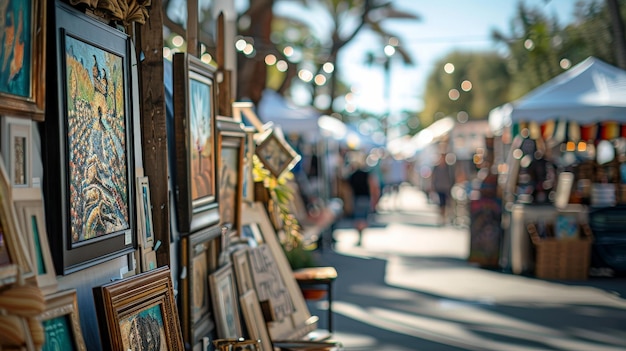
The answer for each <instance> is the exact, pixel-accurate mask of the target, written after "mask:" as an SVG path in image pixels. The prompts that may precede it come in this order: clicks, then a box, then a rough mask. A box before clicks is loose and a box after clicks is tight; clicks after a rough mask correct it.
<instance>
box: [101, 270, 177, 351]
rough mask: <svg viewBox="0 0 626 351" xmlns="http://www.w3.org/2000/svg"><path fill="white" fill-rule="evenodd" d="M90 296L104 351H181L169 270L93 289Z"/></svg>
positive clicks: (142, 274) (148, 273) (144, 274)
mask: <svg viewBox="0 0 626 351" xmlns="http://www.w3.org/2000/svg"><path fill="white" fill-rule="evenodd" d="M93 294H94V300H95V304H96V313H97V316H98V323H99V326H100V338H101V341H102V345H103V347H104V349H107V350H111V351H126V350H128V349H131V348H132V349H135V348H134V347H133V345H136V344H137V343H144V344H148V345H149V346H150V347H151V349H152V348H154V349H156V350H160V349H161V348H160V347H161V346H160V345H166V346H167V348H168V350H172V351H183V350H185V348H184V345H183V338H182V333H181V329H180V324H179V319H178V311H177V309H176V300H175V299H174V288H173V285H172V279H171V272H170V269H169V267H167V266H163V267H159V268H157V269H154V270H152V271H148V272H144V273H140V274H137V275H134V276H131V277H129V278H125V279H122V280H119V281H114V282H111V283H108V284H105V285H102V286H99V287H95V288H93Z"/></svg>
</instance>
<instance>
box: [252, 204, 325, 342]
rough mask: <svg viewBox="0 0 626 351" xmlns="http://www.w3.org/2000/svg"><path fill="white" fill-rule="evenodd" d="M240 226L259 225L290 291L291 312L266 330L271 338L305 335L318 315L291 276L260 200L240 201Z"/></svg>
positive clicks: (285, 338)
mask: <svg viewBox="0 0 626 351" xmlns="http://www.w3.org/2000/svg"><path fill="white" fill-rule="evenodd" d="M241 218H242V226H247V225H248V226H258V228H259V229H260V231H261V235H262V237H263V242H264V243H265V244H266V245H267V247H268V248H269V250H270V251H271V253H272V256H273V258H274V261H275V262H276V267H278V270H279V272H280V276H281V277H282V280H283V283H284V284H285V287H286V288H287V290H288V292H289V296H290V297H291V301H292V303H293V307H294V312H293V313H292V314H291V315H290V317H289V318H285V319H283V320H280V321H274V322H271V323H268V330H269V333H270V336H271V338H272V340H294V339H299V338H302V337H304V336H305V335H306V334H307V333H309V332H311V331H313V330H315V329H316V328H317V317H315V316H311V313H310V312H309V308H308V306H307V304H306V300H305V299H304V297H303V295H302V290H300V286H299V285H298V282H297V281H296V279H295V278H294V276H293V271H292V270H291V267H290V265H289V261H287V256H285V253H284V251H283V249H282V246H281V244H280V242H279V241H278V237H277V235H276V231H275V230H274V227H273V226H272V223H271V221H270V219H269V217H268V215H267V211H266V210H265V207H264V205H263V204H262V203H261V202H255V203H253V204H247V203H246V204H243V206H242V216H241ZM253 279H254V278H253Z"/></svg>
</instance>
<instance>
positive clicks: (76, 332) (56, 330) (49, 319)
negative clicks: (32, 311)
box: [37, 289, 87, 351]
mask: <svg viewBox="0 0 626 351" xmlns="http://www.w3.org/2000/svg"><path fill="white" fill-rule="evenodd" d="M45 299H46V310H45V311H44V312H43V313H41V314H40V315H39V316H37V320H38V321H39V322H41V324H42V326H43V331H44V335H45V340H46V341H45V343H44V344H43V347H42V350H58V349H59V348H60V347H62V348H63V349H65V350H76V351H86V350H87V347H86V346H85V341H84V339H83V334H82V332H81V329H80V318H79V315H78V302H77V298H76V290H75V289H71V290H63V291H59V292H55V293H53V294H48V295H46V296H45Z"/></svg>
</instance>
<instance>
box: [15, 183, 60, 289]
mask: <svg viewBox="0 0 626 351" xmlns="http://www.w3.org/2000/svg"><path fill="white" fill-rule="evenodd" d="M37 190H39V189H37ZM32 195H33V196H34V197H33V198H31V199H23V200H18V199H16V200H15V201H14V203H15V211H16V213H17V219H18V222H19V225H20V227H21V228H22V233H23V234H24V236H25V238H26V242H27V244H28V249H29V253H30V260H31V262H32V263H33V270H34V273H35V281H36V283H37V286H38V287H39V288H40V289H42V290H43V291H44V293H50V292H53V291H55V290H56V288H57V279H56V271H55V270H54V263H53V261H52V255H51V254H50V246H49V244H48V234H47V231H46V219H45V215H44V209H43V198H42V197H41V193H40V192H39V191H34V192H32Z"/></svg>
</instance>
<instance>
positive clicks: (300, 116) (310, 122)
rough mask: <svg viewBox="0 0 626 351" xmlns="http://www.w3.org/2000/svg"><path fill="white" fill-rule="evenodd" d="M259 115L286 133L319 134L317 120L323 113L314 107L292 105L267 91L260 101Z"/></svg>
mask: <svg viewBox="0 0 626 351" xmlns="http://www.w3.org/2000/svg"><path fill="white" fill-rule="evenodd" d="M257 112H258V115H259V118H261V120H262V121H263V122H270V121H272V122H274V124H275V125H279V126H280V127H281V128H282V130H283V131H284V132H285V133H296V134H309V135H312V136H316V135H317V134H319V128H318V126H317V119H318V118H319V117H320V115H321V113H319V112H318V111H317V110H315V109H314V108H312V107H299V106H295V105H292V104H290V103H289V102H288V101H287V100H285V98H284V97H282V96H281V95H280V94H278V93H277V92H275V91H273V90H270V89H265V90H264V91H263V96H262V97H261V101H259V106H258V111H257Z"/></svg>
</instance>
